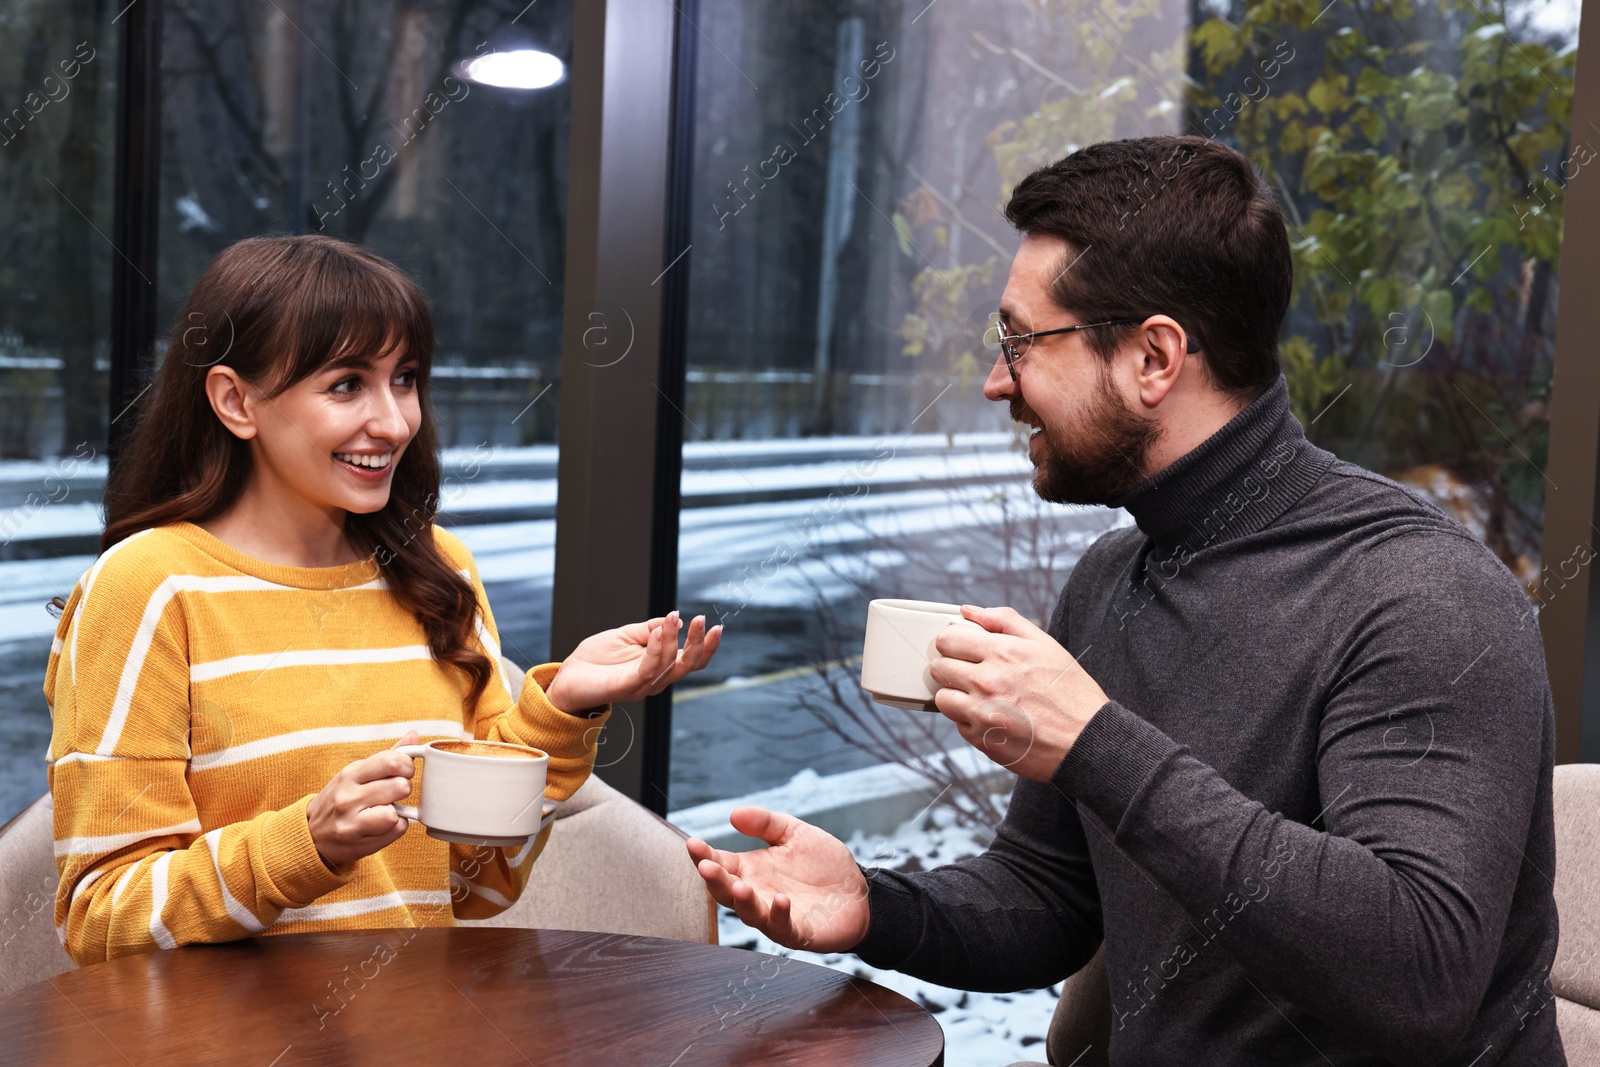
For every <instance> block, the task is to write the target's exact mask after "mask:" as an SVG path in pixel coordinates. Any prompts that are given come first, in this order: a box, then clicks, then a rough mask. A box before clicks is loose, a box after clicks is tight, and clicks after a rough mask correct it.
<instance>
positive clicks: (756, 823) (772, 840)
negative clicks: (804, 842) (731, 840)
mask: <svg viewBox="0 0 1600 1067" xmlns="http://www.w3.org/2000/svg"><path fill="white" fill-rule="evenodd" d="M728 823H729V824H730V825H731V826H732V827H733V828H734V829H735V830H737V831H739V832H740V833H741V834H744V835H745V836H747V837H754V838H758V839H760V840H762V841H765V842H766V843H767V844H769V845H781V844H783V843H784V842H785V841H787V840H788V839H789V838H790V837H791V836H792V835H793V834H794V832H795V831H796V830H798V829H800V828H801V827H802V826H805V825H806V824H805V823H803V822H801V821H800V820H799V819H797V818H795V817H794V816H793V815H785V814H783V813H782V812H778V811H768V810H767V809H766V808H752V807H743V808H734V809H733V811H732V812H730V813H729V814H728Z"/></svg>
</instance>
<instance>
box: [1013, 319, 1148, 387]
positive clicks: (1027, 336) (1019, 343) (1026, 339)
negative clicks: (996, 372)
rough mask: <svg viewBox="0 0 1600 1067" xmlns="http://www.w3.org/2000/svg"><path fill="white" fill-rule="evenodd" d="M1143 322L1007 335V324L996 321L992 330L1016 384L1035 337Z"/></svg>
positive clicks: (1111, 322)
mask: <svg viewBox="0 0 1600 1067" xmlns="http://www.w3.org/2000/svg"><path fill="white" fill-rule="evenodd" d="M1143 321H1144V320H1143V319H1111V320H1109V321H1106V322H1086V323H1084V324H1083V325H1081V326H1062V327H1059V328H1058V329H1054V330H1035V331H1033V332H1032V333H1007V332H1006V324H1005V323H1003V322H1001V321H1000V320H999V319H996V320H995V321H994V325H993V326H992V327H991V328H990V329H991V333H992V334H993V337H994V341H995V343H997V344H999V346H1000V354H1001V355H1003V356H1005V358H1006V370H1008V371H1010V372H1011V380H1012V381H1014V382H1015V381H1017V380H1018V378H1017V360H1019V359H1021V358H1022V357H1023V356H1025V355H1027V354H1028V348H1029V347H1030V346H1031V345H1032V344H1033V339H1034V338H1035V337H1049V336H1050V335H1051V334H1056V333H1076V332H1077V331H1079V330H1092V329H1094V328H1095V327H1096V326H1135V325H1138V324H1139V323H1141V322H1143Z"/></svg>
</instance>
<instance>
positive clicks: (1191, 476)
mask: <svg viewBox="0 0 1600 1067" xmlns="http://www.w3.org/2000/svg"><path fill="white" fill-rule="evenodd" d="M1334 458H1335V457H1334V455H1333V453H1331V452H1328V451H1325V450H1324V449H1321V448H1318V447H1317V446H1316V445H1313V444H1312V443H1311V442H1310V441H1308V440H1306V435H1305V431H1304V430H1303V429H1302V428H1301V426H1300V422H1299V420H1298V419H1296V418H1295V417H1294V414H1293V412H1291V411H1290V409H1289V383H1288V380H1287V379H1286V378H1284V376H1283V375H1281V374H1280V375H1278V381H1277V382H1276V384H1274V385H1273V386H1272V387H1271V388H1269V389H1268V390H1267V391H1266V392H1264V393H1262V394H1261V395H1260V396H1259V397H1257V398H1256V399H1255V400H1253V401H1252V402H1251V403H1250V404H1249V405H1248V406H1246V407H1245V408H1244V410H1242V411H1240V412H1239V413H1238V414H1237V415H1235V416H1234V417H1233V418H1232V419H1230V420H1228V422H1227V424H1226V425H1224V426H1223V427H1222V428H1221V429H1220V430H1218V431H1217V432H1216V433H1214V434H1212V435H1211V436H1210V437H1208V438H1206V439H1205V440H1204V441H1202V442H1201V443H1200V444H1199V445H1197V446H1196V447H1195V448H1193V449H1191V450H1190V451H1189V452H1187V453H1185V454H1184V455H1183V456H1181V457H1179V458H1178V459H1177V460H1176V461H1175V462H1173V463H1172V464H1171V465H1169V466H1168V467H1166V468H1165V469H1163V470H1161V471H1158V472H1156V473H1155V474H1153V475H1151V476H1150V477H1148V478H1146V479H1145V480H1144V481H1142V482H1140V483H1139V484H1138V485H1136V486H1134V487H1133V488H1132V489H1130V490H1129V491H1128V492H1127V493H1126V494H1125V495H1124V496H1123V497H1122V498H1121V499H1120V500H1114V501H1112V502H1111V506H1112V507H1121V508H1125V509H1127V511H1128V513H1129V514H1131V515H1132V516H1133V519H1134V522H1135V523H1137V524H1138V527H1139V529H1140V530H1141V531H1143V532H1144V534H1145V536H1147V537H1149V538H1150V540H1151V541H1153V542H1154V543H1155V545H1156V547H1157V548H1159V549H1162V550H1179V549H1186V550H1187V551H1188V552H1191V553H1192V552H1198V551H1199V550H1200V549H1202V548H1205V547H1207V546H1210V545H1215V544H1219V543H1221V542H1223V541H1228V540H1232V539H1233V538H1235V537H1243V536H1245V535H1246V534H1251V533H1254V532H1256V531H1257V530H1261V529H1263V528H1265V527H1266V526H1268V525H1269V524H1270V523H1272V522H1273V520H1275V519H1277V517H1278V516H1279V515H1282V514H1283V513H1284V512H1285V511H1287V510H1288V509H1289V506H1290V505H1292V504H1293V503H1294V502H1295V501H1297V500H1299V499H1300V498H1301V497H1302V496H1304V495H1305V494H1306V493H1307V492H1308V491H1309V490H1310V489H1311V487H1312V486H1313V485H1315V484H1316V482H1317V479H1319V478H1321V477H1322V475H1323V472H1325V471H1326V470H1327V469H1328V467H1329V465H1330V464H1332V463H1333V461H1334Z"/></svg>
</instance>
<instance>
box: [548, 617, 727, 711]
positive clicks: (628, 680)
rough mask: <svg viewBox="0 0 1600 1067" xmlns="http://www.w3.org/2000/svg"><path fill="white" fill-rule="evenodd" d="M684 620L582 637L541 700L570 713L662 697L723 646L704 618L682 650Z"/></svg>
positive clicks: (654, 622) (666, 620)
mask: <svg viewBox="0 0 1600 1067" xmlns="http://www.w3.org/2000/svg"><path fill="white" fill-rule="evenodd" d="M682 629H683V621H682V620H681V619H679V617H678V613H677V612H676V611H674V612H673V613H672V614H670V615H668V616H667V617H666V618H663V619H651V620H650V621H649V622H636V623H633V624H632V625H630V626H619V627H617V628H616V629H615V630H606V631H604V632H603V633H598V634H595V635H594V636H593V637H590V638H586V639H585V640H584V641H583V643H582V644H580V645H579V646H578V647H577V648H575V649H573V650H572V655H570V656H568V657H567V658H566V659H565V660H563V661H562V662H561V669H560V670H559V671H557V672H556V676H555V677H554V678H553V679H551V681H550V685H549V687H548V688H547V689H546V690H545V696H547V697H549V698H550V703H552V704H554V705H555V706H556V707H558V708H560V709H561V710H562V711H565V712H568V713H569V714H575V713H577V712H580V711H583V710H585V709H586V708H597V707H599V706H601V705H602V704H612V703H616V702H617V701H620V700H642V699H643V698H645V697H647V696H651V695H653V694H655V693H659V692H661V691H662V690H663V689H665V688H666V687H667V686H669V685H671V684H672V683H673V682H676V681H677V680H678V679H679V678H682V677H683V676H684V675H686V674H688V673H689V672H691V671H697V670H699V669H700V668H701V667H704V666H705V665H706V664H707V663H710V662H711V657H712V656H713V655H714V654H715V653H716V651H717V646H718V645H719V644H721V643H722V626H721V625H720V624H719V625H717V626H713V627H711V629H710V630H707V629H706V617H705V616H704V615H696V616H695V617H694V621H693V622H691V623H690V624H689V634H688V638H687V640H685V641H684V644H683V647H682V648H681V649H680V648H679V647H678V634H679V632H680V631H681V630H682Z"/></svg>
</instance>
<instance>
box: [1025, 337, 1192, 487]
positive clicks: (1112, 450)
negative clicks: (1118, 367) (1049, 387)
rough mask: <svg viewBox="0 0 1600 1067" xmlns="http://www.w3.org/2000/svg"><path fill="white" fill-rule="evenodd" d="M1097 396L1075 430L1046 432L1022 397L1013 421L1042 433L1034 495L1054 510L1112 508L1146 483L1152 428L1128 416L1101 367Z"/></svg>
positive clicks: (1155, 432)
mask: <svg viewBox="0 0 1600 1067" xmlns="http://www.w3.org/2000/svg"><path fill="white" fill-rule="evenodd" d="M1095 381H1096V385H1095V391H1094V395H1093V396H1091V397H1090V399H1089V403H1088V404H1087V405H1085V406H1084V409H1083V410H1082V411H1081V412H1080V413H1079V415H1078V420H1077V425H1075V426H1073V427H1070V428H1065V432H1063V428H1062V427H1054V428H1052V427H1049V426H1046V425H1045V423H1044V420H1042V419H1040V418H1039V416H1038V415H1037V414H1035V413H1034V411H1033V409H1032V408H1030V407H1029V406H1028V404H1027V402H1026V401H1025V400H1023V399H1022V397H1021V396H1020V395H1018V396H1015V397H1012V399H1011V417H1012V418H1013V419H1014V420H1016V421H1017V422H1021V423H1027V424H1029V425H1032V426H1041V427H1044V428H1043V430H1041V432H1040V434H1039V436H1040V438H1041V440H1040V443H1039V445H1037V446H1035V447H1037V448H1038V450H1039V454H1038V457H1037V458H1036V459H1035V461H1034V462H1035V466H1034V472H1033V491H1034V492H1036V493H1038V494H1039V496H1040V498H1041V499H1043V500H1047V501H1049V502H1050V503H1052V504H1110V503H1112V502H1113V501H1115V500H1118V499H1120V498H1121V497H1123V496H1124V495H1126V494H1127V492H1128V490H1130V489H1132V488H1133V487H1134V486H1136V485H1138V484H1139V483H1140V482H1142V481H1144V479H1145V477H1146V474H1145V471H1146V469H1147V468H1148V464H1147V463H1146V460H1147V459H1148V458H1149V453H1150V449H1151V447H1152V446H1153V445H1154V444H1155V443H1156V441H1157V440H1158V439H1159V437H1160V430H1159V429H1158V428H1157V426H1156V425H1155V423H1153V422H1149V421H1147V420H1145V419H1141V418H1139V416H1137V415H1135V414H1134V413H1133V412H1131V411H1129V410H1128V409H1127V407H1126V406H1125V405H1124V404H1123V402H1122V398H1121V397H1120V396H1118V395H1117V393H1116V390H1115V388H1114V387H1113V386H1112V384H1111V375H1110V373H1109V372H1107V371H1106V369H1105V367H1104V365H1102V366H1101V370H1100V373H1098V374H1097V375H1096V376H1095Z"/></svg>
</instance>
